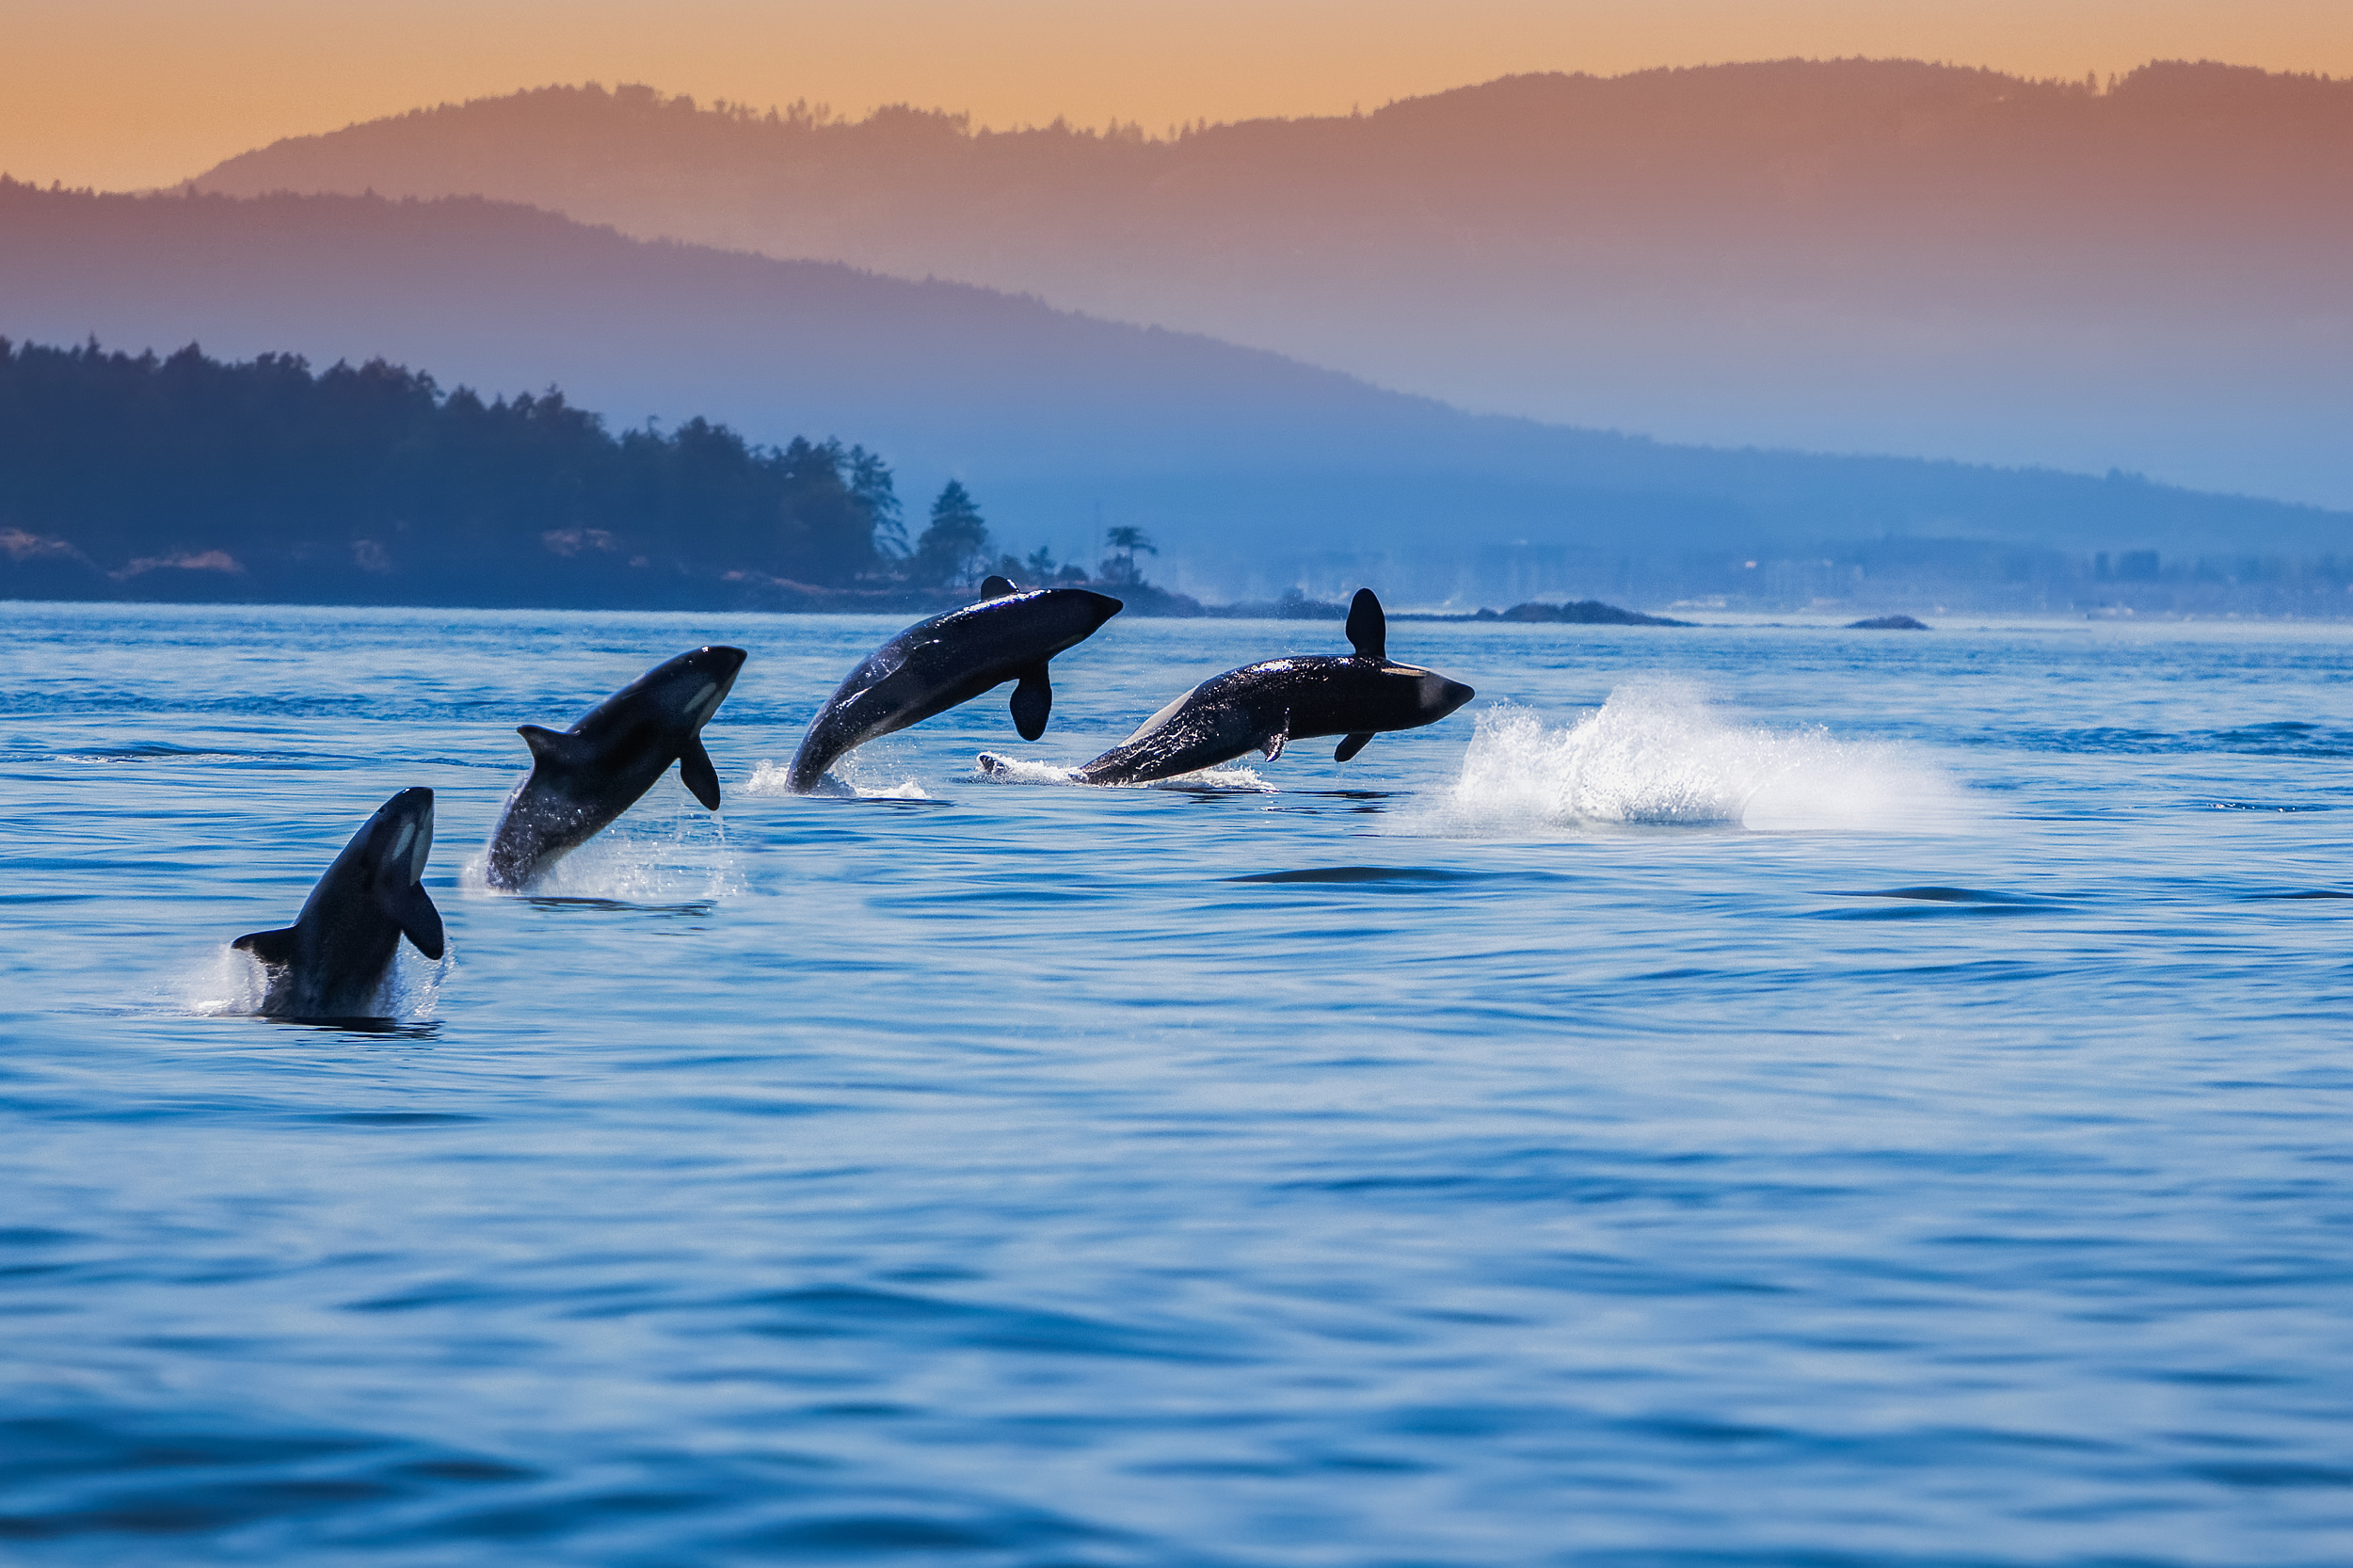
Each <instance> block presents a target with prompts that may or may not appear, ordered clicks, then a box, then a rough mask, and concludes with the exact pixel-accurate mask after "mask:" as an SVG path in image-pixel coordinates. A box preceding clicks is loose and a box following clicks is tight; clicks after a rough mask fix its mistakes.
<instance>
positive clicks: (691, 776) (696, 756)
mask: <svg viewBox="0 0 2353 1568" xmlns="http://www.w3.org/2000/svg"><path fill="white" fill-rule="evenodd" d="M678 776H679V782H680V783H681V784H683V785H685V786H686V787H687V788H688V789H689V790H692V791H693V792H695V798H696V800H699V801H701V802H702V803H703V809H704V810H706V811H716V810H717V809H719V770H718V769H717V768H714V767H712V765H711V753H709V752H707V751H705V750H704V749H703V738H702V737H701V736H700V735H689V736H687V737H686V745H685V747H684V748H683V749H682V750H680V752H679V754H678Z"/></svg>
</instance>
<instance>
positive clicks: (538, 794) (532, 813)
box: [484, 647, 744, 891]
mask: <svg viewBox="0 0 2353 1568" xmlns="http://www.w3.org/2000/svg"><path fill="white" fill-rule="evenodd" d="M743 667H744V650H743V649H742V648H717V647H712V648H696V649H695V651H694V652H692V653H681V654H680V655H679V656H678V657H677V658H675V659H672V660H669V661H668V662H666V663H664V664H657V665H656V666H654V667H653V668H652V669H650V670H648V671H647V672H646V673H645V674H644V675H641V676H639V677H638V678H637V679H636V680H632V681H631V682H630V683H629V684H628V685H626V686H624V687H622V688H621V689H620V690H619V691H617V692H616V693H614V694H613V695H612V696H609V697H606V698H605V699H604V700H603V701H602V702H600V703H598V704H597V705H596V706H595V707H594V708H591V709H590V710H589V711H588V712H587V714H586V715H585V716H584V717H583V718H582V719H581V721H580V722H579V723H578V724H575V725H573V726H572V727H571V728H569V729H568V730H566V731H564V732H563V733H562V734H560V735H559V734H557V733H555V732H554V731H553V730H550V729H542V728H539V727H538V726H537V725H536V724H526V725H521V726H519V727H518V728H517V730H516V733H518V734H520V736H522V738H523V741H524V744H527V745H529V746H530V747H531V776H530V777H528V778H526V779H524V780H523V781H522V782H521V783H520V784H518V785H516V786H515V792H514V793H513V794H510V795H508V796H507V797H506V809H505V810H504V812H503V813H501V815H500V817H499V824H498V827H497V829H496V830H495V831H494V832H493V833H492V834H491V835H490V857H489V864H488V868H487V870H486V872H485V873H484V875H485V879H486V880H487V881H488V883H489V884H490V886H491V887H493V888H504V889H506V890H508V891H513V890H515V889H517V888H526V887H529V886H530V885H531V882H532V880H533V879H534V878H536V877H537V876H538V875H539V874H540V873H541V872H545V871H546V870H547V869H548V868H549V867H550V866H552V865H553V864H554V863H555V862H556V861H558V860H560V859H562V858H563V857H564V856H566V855H568V854H569V853H570V852H571V851H573V850H575V849H577V848H579V847H580V846H581V845H582V844H584V843H585V842H587V841H588V840H590V839H592V838H594V837H595V836H596V835H597V834H598V833H600V832H602V831H603V830H604V828H605V827H606V825H607V824H610V823H611V822H612V821H613V819H614V818H616V817H617V816H619V815H620V814H621V813H622V812H624V811H626V810H628V809H629V808H631V807H632V806H634V805H635V804H637V800H638V797H640V796H641V795H643V794H644V793H645V792H647V791H648V790H650V789H652V788H653V785H654V780H656V779H658V778H660V777H661V776H662V775H663V773H664V771H665V770H667V769H668V767H669V766H670V764H671V763H673V762H676V763H677V764H678V770H679V777H680V780H681V781H682V782H683V783H684V784H685V785H686V787H687V789H689V790H690V791H692V792H694V795H695V798H696V800H699V801H701V802H702V803H703V806H704V807H705V808H707V809H709V810H712V811H716V810H717V809H718V808H719V775H718V771H717V770H716V769H715V768H713V767H712V765H711V754H710V753H709V752H707V751H705V750H703V743H702V728H703V726H704V725H706V724H708V723H710V722H711V715H712V714H713V713H715V712H718V711H719V704H720V703H722V702H724V701H725V700H727V695H728V690H729V689H730V688H732V687H733V686H734V684H735V677H736V673H737V672H738V671H740V670H741V669H742V668H743Z"/></svg>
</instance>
